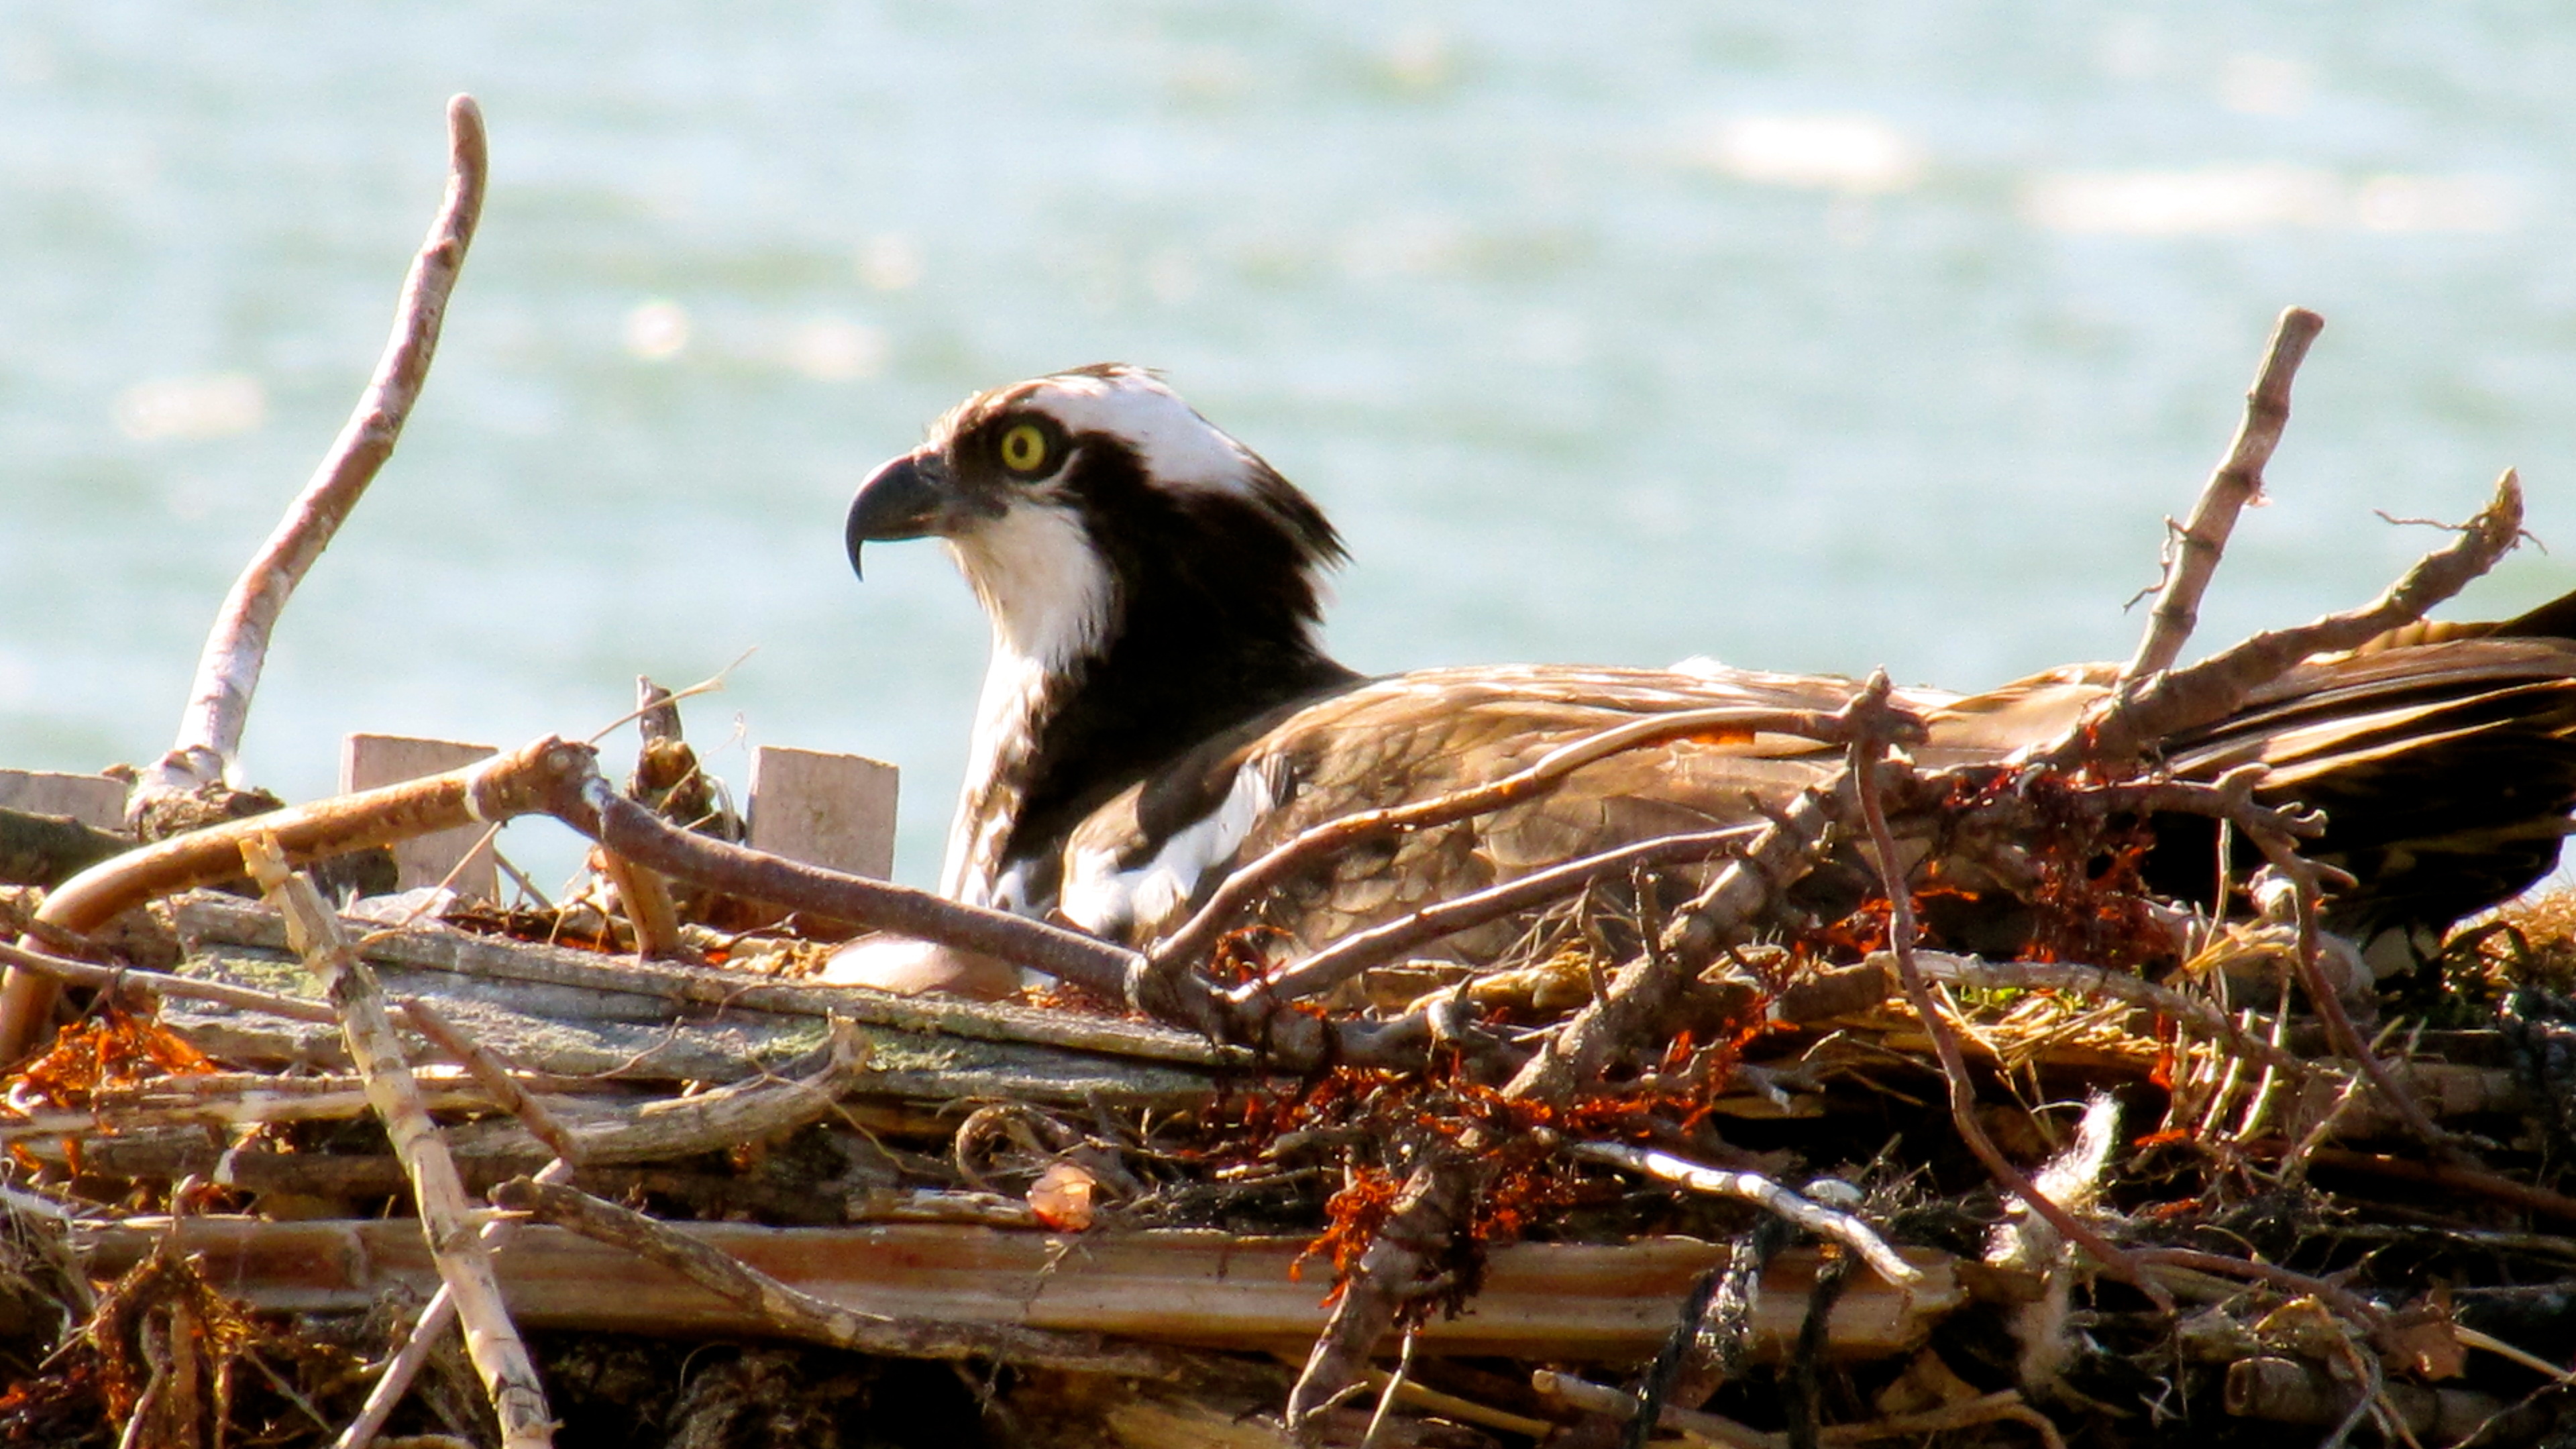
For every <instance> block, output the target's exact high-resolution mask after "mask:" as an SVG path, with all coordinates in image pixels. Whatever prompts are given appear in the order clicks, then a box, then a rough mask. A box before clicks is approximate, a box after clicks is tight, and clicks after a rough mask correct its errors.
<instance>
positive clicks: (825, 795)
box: [750, 745, 899, 880]
mask: <svg viewBox="0 0 2576 1449" xmlns="http://www.w3.org/2000/svg"><path fill="white" fill-rule="evenodd" d="M898 779H899V775H898V772H897V771H896V769H895V767H894V766H892V765H889V764H887V763H886V762H885V761H883V760H871V759H868V758H867V757H866V756H864V755H835V754H828V753H825V752H824V751H821V750H793V749H785V748H782V747H780V746H777V745H762V746H760V747H758V748H756V749H754V750H753V751H752V752H751V818H750V825H751V842H750V843H751V848H752V849H754V850H765V851H768V852H769V853H770V854H772V855H783V856H786V857H787V858H788V859H789V860H801V861H804V862H805V863H806V864H808V865H819V866H822V867H824V868H825V869H828V870H837V871H841V872H844V873H845V874H849V875H863V876H867V877H868V878H870V879H872V880H884V879H887V878H888V877H890V876H892V875H893V874H894V805H895V790H896V784H897V781H898Z"/></svg>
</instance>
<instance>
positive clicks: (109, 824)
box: [0, 770, 125, 830]
mask: <svg viewBox="0 0 2576 1449" xmlns="http://www.w3.org/2000/svg"><path fill="white" fill-rule="evenodd" d="M0 810H21V811H24V812H26V813H27V814H29V815H68V816H70V817H71V818H72V819H74V820H77V821H79V822H80V823H81V824H83V825H87V826H90V827H92V828H93V829H97V830H122V829H124V828H125V782H124V781H122V780H111V779H109V778H108V777H107V776H105V775H67V774H63V773H61V772H59V771H55V770H0Z"/></svg>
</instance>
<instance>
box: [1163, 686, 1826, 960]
mask: <svg viewBox="0 0 2576 1449" xmlns="http://www.w3.org/2000/svg"><path fill="white" fill-rule="evenodd" d="M1834 719H1835V716H1833V715H1830V714H1823V713H1819V712H1816V711H1812V710H1766V709H1745V708H1742V707H1740V706H1732V705H1730V706H1725V707H1722V708H1716V709H1694V710H1683V711H1680V712H1678V713H1674V714H1659V715H1650V716H1648V717H1647V718H1644V719H1637V720H1630V721H1628V722H1627V723H1625V724H1620V725H1614V726H1612V727H1611V728H1609V729H1605V730H1602V731H1600V732H1599V733H1597V734H1590V735H1586V736H1584V737H1583V738H1582V739H1579V740H1576V741H1574V742H1572V743H1571V744H1566V745H1560V746H1558V747H1557V748H1556V749H1553V750H1550V751H1549V752H1548V753H1547V754H1546V755H1544V756H1541V757H1540V758H1539V760H1538V761H1537V762H1536V763H1534V764H1532V765H1530V766H1529V767H1528V768H1527V769H1524V770H1520V771H1517V772H1515V773H1513V774H1510V775H1506V776H1504V777H1503V778H1502V779H1499V780H1493V781H1489V782H1487V783H1485V784H1482V785H1472V786H1469V787H1468V788H1466V789H1463V790H1457V791H1453V792H1451V793H1449V794H1447V795H1442V796H1438V797H1436V798H1434V799H1430V800H1417V801H1415V802H1413V803H1412V804H1410V805H1399V806H1392V807H1389V808H1387V809H1384V810H1366V811H1362V812H1360V813H1358V814H1355V815H1345V816H1343V817H1341V818H1340V819H1338V820H1328V821H1326V822H1325V823H1323V824H1321V825H1318V826H1315V827H1313V828H1312V829H1310V830H1307V831H1305V832H1303V833H1302V834H1299V835H1298V836H1297V837H1295V838H1294V839H1292V840H1289V841H1287V842H1285V843H1284V844H1282V845H1280V846H1278V847H1277V848H1276V849H1273V850H1272V851H1270V852H1269V853H1268V854H1266V855H1264V856H1262V857H1261V858H1260V859H1259V860H1256V861H1254V862H1252V863H1251V864H1250V865H1247V866H1245V867H1243V868H1242V869H1240V870H1238V871H1236V872H1234V873H1233V874H1232V875H1230V876H1228V877H1226V879H1225V882H1224V883H1223V884H1222V885H1219V886H1218V887H1217V889H1216V893H1215V894H1214V895H1212V896H1210V897H1208V900H1207V903H1206V904H1205V905H1203V906H1201V907H1199V910H1198V914H1196V915H1194V916H1192V917H1190V919H1189V920H1188V921H1186V922H1184V923H1183V924H1182V926H1181V928H1180V929H1179V930H1177V931H1174V932H1173V933H1172V934H1171V935H1169V936H1167V937H1165V938H1164V939H1163V940H1162V941H1161V942H1160V943H1159V944H1157V945H1156V946H1155V947H1154V950H1153V966H1152V970H1153V972H1154V973H1155V975H1156V976H1158V977H1169V976H1172V975H1175V974H1177V973H1179V972H1181V971H1184V970H1186V969H1187V968H1188V967H1190V966H1191V965H1194V964H1195V963H1196V962H1197V960H1198V958H1199V957H1202V956H1204V955H1206V954H1207V952H1208V951H1209V949H1210V948H1212V947H1214V946H1215V945H1216V942H1217V938H1218V937H1220V936H1222V935H1224V934H1225V931H1226V929H1227V928H1228V927H1230V926H1232V925H1233V924H1234V921H1235V918H1236V917H1238V916H1240V915H1241V914H1242V913H1243V912H1244V910H1245V909H1246V908H1247V907H1249V906H1250V905H1251V904H1252V903H1253V902H1254V901H1256V900H1258V899H1260V897H1261V896H1263V895H1264V894H1266V893H1267V892H1269V891H1270V890H1271V889H1273V888H1274V887H1276V886H1278V885H1279V884H1280V883H1281V882H1283V881H1286V880H1288V879H1290V878H1291V877H1293V876H1295V875H1297V874H1298V873H1299V872H1301V871H1305V870H1308V869H1311V868H1313V867H1314V866H1316V865H1317V864H1319V863H1321V862H1323V861H1325V860H1327V859H1330V858H1331V857H1332V856H1334V855H1337V854H1339V853H1340V852H1342V851H1344V850H1347V849H1349V848H1350V847H1351V846H1353V845H1356V844H1358V843H1360V842H1361V841H1363V840H1370V839H1374V838H1376V837H1378V836H1381V835H1391V834H1394V833H1397V832H1399V831H1406V830H1423V829H1428V828H1430V827H1432V826H1435V825H1446V824H1448V823H1450V822H1451V821H1455V820H1463V819H1466V818H1467V817H1468V816H1471V815H1482V814H1486V813H1488V812H1490V811H1495V810H1500V809H1502V808H1503V807H1504V806H1506V805H1511V804H1515V803H1517V802H1519V801H1522V800H1526V799H1528V798H1530V797H1531V796H1533V795H1537V794H1539V793H1540V792H1542V791H1544V790H1546V789H1548V788H1549V787H1550V786H1553V785H1554V784H1555V783H1556V782H1557V781H1559V780H1562V779H1564V778H1565V777H1566V776H1568V775H1570V774H1573V773H1574V772H1575V771H1576V770H1579V769H1582V768H1583V767H1584V766H1586V765H1590V764H1595V763H1597V762H1599V761H1601V760H1605V759H1608V758H1609V757H1610V756H1612V755H1616V754H1620V753H1622V752H1625V751H1628V750H1637V749H1644V748H1646V747H1648V746H1651V745H1659V744H1665V743H1669V742H1670V741H1673V740H1677V739H1681V738H1684V737H1686V736H1689V735H1698V734H1727V735H1741V736H1743V737H1745V738H1748V739H1749V738H1751V737H1752V736H1754V735H1756V734H1782V735H1798V736H1802V737H1804V738H1807V739H1812V740H1816V741H1818V742H1819V743H1823V744H1835V743H1839V742H1840V741H1839V737H1837V736H1835V735H1834V734H1833V733H1832V731H1833V729H1834V728H1835V725H1834Z"/></svg>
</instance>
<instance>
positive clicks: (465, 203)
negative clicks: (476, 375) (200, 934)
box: [128, 95, 489, 818]
mask: <svg viewBox="0 0 2576 1449" xmlns="http://www.w3.org/2000/svg"><path fill="white" fill-rule="evenodd" d="M447 147H448V166H447V196H446V199H445V200H444V201H443V202H441V203H440V205H439V209H438V216H437V218H436V219H435V220H433V221H432V222H431V223H430V227H429V236H428V239H427V240H425V241H424V242H422V243H421V249H420V255H419V256H417V257H415V258H414V259H413V260H412V264H411V272H410V274H409V275H408V276H406V277H404V278H403V287H402V299H401V302H400V303H399V305H398V306H397V308H396V310H395V313H394V327H393V335H392V336H391V337H390V338H388V339H387V340H386V342H385V351H384V355H383V356H382V357H381V358H379V359H378V360H377V362H376V371H375V375H374V376H373V377H372V378H370V379H369V380H368V383H367V390H366V391H365V392H364V393H362V394H361V395H360V396H359V398H358V405H357V409H356V410H355V411H354V412H352V413H351V414H350V415H349V421H348V423H347V424H346V425H344V426H343V427H342V428H341V429H340V436H339V437H338V438H337V439H335V440H334V441H333V442H332V444H331V451H330V452H329V453H328V454H326V455H325V456H324V457H323V459H322V465H321V467H319V468H318V469H316V470H315V471H314V474H313V477H312V478H311V480H310V481H308V482H307V483H306V484H305V485H304V491H303V493H301V494H299V495H298V496H297V497H296V500H295V502H294V503H293V504H292V505H290V506H289V507H288V508H287V511H286V516H285V518H283V519H282V520H280V521H279V523H278V525H277V530H276V532H274V533H272V534H270V535H269V538H268V542H267V543H265V544H263V545H261V547H260V551H259V554H258V556H256V557H255V558H253V559H252V560H251V561H250V564H249V566H248V567H246V568H244V569H243V570H242V573H241V577H240V578H239V579H237V580H235V581H234V583H233V587H232V592H231V593H229V594H227V595H226V596H225V597H224V602H223V607H222V608H221V609H220V610H218V611H217V613H216V615H215V627H214V630H213V632H212V633H211V634H209V635H208V636H207V639H206V648H205V653H204V654H203V656H202V657H201V658H200V659H199V660H198V663H197V677H196V680H195V682H194V683H193V684H191V685H190V686H189V689H188V707H187V709H186V710H185V711H183V712H182V713H181V714H180V716H179V733H178V738H177V740H176V741H175V742H173V743H172V744H171V746H170V753H168V754H167V755H164V756H162V757H161V759H160V761H159V762H158V763H156V764H155V765H153V766H152V767H151V768H150V769H148V770H146V771H145V772H144V774H143V778H142V779H141V780H139V781H138V782H137V783H136V785H135V789H134V804H132V805H129V807H128V815H129V818H130V817H131V815H132V813H133V810H134V806H135V805H139V804H140V803H142V802H143V801H145V800H148V799H149V798H151V797H152V796H154V795H156V794H181V793H185V792H187V791H191V790H195V789H199V788H201V787H203V786H206V785H211V784H215V783H217V782H218V781H220V780H222V779H223V778H224V776H225V774H226V773H227V772H228V771H229V770H230V769H231V768H232V764H233V760H234V757H235V756H236V755H237V754H239V752H240V750H241V736H242V725H243V723H244V721H245V720H247V719H248V717H249V714H250V699H251V693H252V691H254V690H256V689H257V688H258V687H259V674H260V668H261V666H262V665H263V664H264V663H265V662H266V660H267V657H268V640H269V635H270V633H271V631H273V630H274V629H275V628H276V627H277V616H278V614H279V613H280V611H282V610H283V609H285V607H286V600H287V596H288V595H290V594H292V593H294V592H295V586H296V585H297V584H298V583H300V582H302V581H303V578H304V574H305V571H306V570H308V569H310V568H311V567H312V566H313V561H314V560H315V559H317V558H319V557H321V555H322V550H323V549H324V548H326V547H328V546H329V545H330V542H331V536H332V535H333V534H334V533H337V532H338V531H339V528H340V524H341V523H342V522H343V521H344V520H346V519H347V518H348V516H349V510H350V509H352V508H354V507H356V506H357V502H358V498H359V495H361V494H363V493H365V492H366V490H367V485H368V484H369V483H370V482H372V481H374V479H375V476H376V471H377V470H378V469H380V468H382V467H383V466H384V464H385V460H386V459H387V458H389V457H392V456H393V451H394V440H395V439H397V438H399V437H400V436H401V435H402V429H403V423H404V421H405V420H406V419H408V418H409V417H410V416H411V408H412V404H413V402H414V401H416V400H417V399H418V398H419V396H420V388H421V383H422V382H423V381H424V380H425V379H426V378H427V377H428V375H429V363H430V358H431V357H432V355H434V354H435V353H436V352H437V350H438V331H439V326H440V324H441V323H443V322H444V321H445V320H446V316H447V297H448V293H449V292H450V291H452V290H453V289H454V288H455V286H456V275H457V272H458V270H459V269H460V268H462V267H463V266H464V264H465V249H466V247H467V246H468V245H469V244H470V243H471V242H472V241H473V239H474V224H475V222H476V220H477V219H478V218H480V217H481V215H482V212H483V185H484V176H485V173H486V171H487V170H488V169H489V163H488V153H487V150H486V147H485V144H484V136H483V111H482V108H481V107H479V106H477V105H476V104H475V103H474V98H473V97H472V96H462V95H461V96H456V97H454V98H452V99H450V100H449V101H448V103H447Z"/></svg>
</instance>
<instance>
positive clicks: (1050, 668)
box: [939, 502, 1111, 905]
mask: <svg viewBox="0 0 2576 1449" xmlns="http://www.w3.org/2000/svg"><path fill="white" fill-rule="evenodd" d="M948 548H949V552H950V554H951V555H952V556H953V557H955V558H956V560H957V568H958V571H959V572H961V573H963V574H965V576H966V582H967V583H968V584H969V585H971V586H972V587H973V588H974V590H975V597H976V599H977V600H978V601H979V602H981V603H982V604H983V606H984V613H985V616H986V617H987V618H989V619H991V620H992V623H993V658H992V662H991V663H990V664H989V665H988V666H987V667H986V669H985V671H984V692H983V695H982V698H981V699H980V700H978V702H977V703H976V706H975V728H974V733H973V735H972V736H971V737H970V739H969V741H968V744H967V759H966V783H965V787H964V789H963V790H961V791H960V792H959V794H958V797H957V816H956V819H955V820H954V821H953V822H952V823H951V824H950V826H949V829H948V857H947V859H946V861H945V862H943V863H942V865H941V867H940V872H939V892H940V894H942V895H944V896H947V897H949V898H951V899H953V900H961V901H966V902H969V903H971V904H974V905H996V904H1002V903H1001V902H1000V901H998V900H997V899H996V895H997V892H998V890H999V888H1000V882H999V880H998V879H997V877H998V873H999V867H1000V864H1001V853H1002V847H1003V845H1004V844H1005V839H1004V837H1005V836H1006V835H1007V834H1008V832H1009V830H1010V824H1011V819H1012V817H1013V816H1014V815H1016V814H1017V812H1018V806H1019V800H1018V798H1017V797H1018V795H1019V793H1020V792H1021V791H1022V790H1025V789H1026V788H1027V782H1026V781H1025V780H1024V779H1021V778H1019V776H1020V771H1019V770H1018V769H1017V768H1016V767H1017V766H1020V765H1023V764H1024V763H1025V762H1026V761H1027V759H1028V757H1029V755H1030V754H1031V753H1032V752H1033V751H1034V750H1035V749H1036V746H1037V726H1038V723H1039V721H1040V719H1041V718H1042V716H1043V715H1044V714H1045V713H1046V711H1047V710H1048V709H1049V708H1050V707H1051V706H1052V705H1053V703H1054V700H1053V698H1052V697H1051V696H1052V695H1053V694H1054V693H1055V686H1057V685H1058V684H1059V683H1060V682H1061V681H1063V680H1064V679H1066V678H1067V676H1068V675H1069V673H1070V672H1071V670H1072V669H1073V667H1074V666H1075V665H1076V664H1077V663H1078V662H1079V661H1081V660H1082V659H1085V658H1087V657H1089V656H1090V655H1092V654H1094V653H1096V652H1097V651H1098V649H1099V647H1100V644H1101V641H1102V640H1103V638H1104V637H1105V636H1106V635H1107V633H1108V629H1109V614H1110V609H1111V597H1110V595H1111V585H1110V579H1109V570H1108V568H1107V567H1106V566H1105V565H1104V564H1103V563H1102V562H1101V559H1100V555H1099V552H1098V551H1097V550H1096V549H1095V548H1094V547H1093V545H1092V542H1091V538H1090V535H1089V534H1088V533H1086V532H1085V531H1084V529H1083V526H1082V521H1081V519H1079V518H1077V517H1076V516H1075V515H1074V513H1073V512H1072V511H1071V510H1070V509H1066V508H1062V507H1058V506H1054V505H1051V504H1044V503H1037V502H1024V503H1021V504H1020V505H1018V506H1016V507H1014V508H1012V509H1011V510H1010V511H1008V512H1006V513H1004V514H1003V515H1002V516H1000V517H999V518H995V519H993V520H991V521H990V522H987V523H985V524H983V525H981V526H980V527H977V528H974V529H971V530H968V531H966V532H964V533H961V534H959V535H958V536H957V537H955V538H953V539H951V540H950V541H949V544H948Z"/></svg>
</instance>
